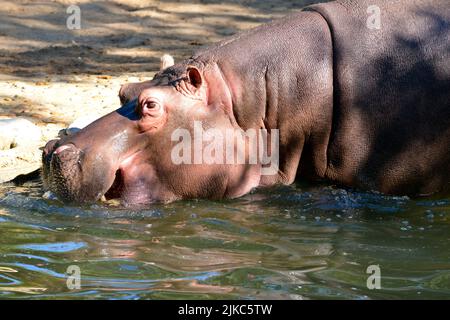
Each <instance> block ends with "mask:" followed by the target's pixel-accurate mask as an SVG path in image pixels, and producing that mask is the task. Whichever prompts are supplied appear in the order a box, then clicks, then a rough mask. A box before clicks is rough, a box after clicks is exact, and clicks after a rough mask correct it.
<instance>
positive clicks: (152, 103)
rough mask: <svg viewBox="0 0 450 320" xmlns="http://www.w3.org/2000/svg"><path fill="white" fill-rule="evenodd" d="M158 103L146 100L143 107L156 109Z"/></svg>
mask: <svg viewBox="0 0 450 320" xmlns="http://www.w3.org/2000/svg"><path fill="white" fill-rule="evenodd" d="M158 106H159V105H158V104H157V103H156V102H148V103H147V104H146V105H145V107H146V108H147V109H156V108H158Z"/></svg>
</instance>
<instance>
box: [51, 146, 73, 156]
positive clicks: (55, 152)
mask: <svg viewBox="0 0 450 320" xmlns="http://www.w3.org/2000/svg"><path fill="white" fill-rule="evenodd" d="M69 148H71V146H70V145H63V146H60V147H58V148H56V150H55V151H53V153H54V154H58V153H61V152H63V151H64V150H66V149H69Z"/></svg>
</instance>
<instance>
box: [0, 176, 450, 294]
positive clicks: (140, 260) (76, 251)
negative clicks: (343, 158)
mask: <svg viewBox="0 0 450 320" xmlns="http://www.w3.org/2000/svg"><path fill="white" fill-rule="evenodd" d="M449 213H450V199H448V198H447V199H420V200H411V199H409V198H407V197H387V196H383V195H380V194H376V193H364V192H358V191H355V190H343V189H338V188H334V187H329V186H323V187H314V188H312V187H308V186H304V185H297V186H290V187H280V188H274V189H268V190H260V191H258V192H255V193H252V194H249V195H247V196H245V197H243V198H241V199H237V200H232V201H219V202H211V201H186V202H177V203H172V204H167V205H158V206H153V207H152V208H148V209H145V210H142V209H141V210H139V209H130V208H121V207H119V206H117V204H116V203H113V202H112V203H103V204H96V205H92V206H85V207H77V206H66V205H63V204H61V203H59V202H58V201H55V200H45V199H43V198H42V189H41V186H40V184H39V183H38V182H33V183H29V184H27V185H25V186H23V187H20V188H19V187H14V186H2V187H0V234H1V235H2V237H0V298H29V297H39V298H55V297H57V298H76V299H81V298H105V299H138V298H155V299H162V298H177V299H186V298H232V299H234V298H270V299H309V298H355V299H371V298H448V297H450V296H449V294H450V242H449V241H448V240H450V239H449V238H450V232H449V231H450V225H449V220H448V217H449ZM371 264H377V265H379V266H380V268H381V270H382V289H381V290H369V289H367V287H366V280H367V277H368V274H367V273H366V269H367V266H369V265H371ZM70 265H77V266H79V267H80V270H81V277H82V278H81V289H79V290H69V289H68V288H67V286H66V280H67V274H66V271H67V268H68V267H69V266H70Z"/></svg>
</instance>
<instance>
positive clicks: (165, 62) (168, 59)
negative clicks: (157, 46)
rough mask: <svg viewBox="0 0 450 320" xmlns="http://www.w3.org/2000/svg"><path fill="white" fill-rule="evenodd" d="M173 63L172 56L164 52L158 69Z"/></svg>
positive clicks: (161, 69)
mask: <svg viewBox="0 0 450 320" xmlns="http://www.w3.org/2000/svg"><path fill="white" fill-rule="evenodd" d="M174 64H175V61H174V60H173V57H172V56H171V55H168V54H165V55H163V56H162V57H161V64H160V66H159V71H163V70H164V69H166V68H168V67H171V66H173V65H174Z"/></svg>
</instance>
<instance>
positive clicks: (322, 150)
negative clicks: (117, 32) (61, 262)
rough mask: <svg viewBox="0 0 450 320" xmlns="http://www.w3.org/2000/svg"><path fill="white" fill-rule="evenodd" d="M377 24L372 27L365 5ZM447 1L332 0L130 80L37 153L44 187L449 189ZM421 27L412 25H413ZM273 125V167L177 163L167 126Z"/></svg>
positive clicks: (186, 194)
mask: <svg viewBox="0 0 450 320" xmlns="http://www.w3.org/2000/svg"><path fill="white" fill-rule="evenodd" d="M369 5H378V6H379V7H380V9H381V13H382V16H381V29H380V30H376V29H375V30H374V29H370V28H368V27H367V24H366V21H367V18H368V17H369V14H368V13H367V7H368V6H369ZM449 7H450V6H449V5H448V1H447V0H426V1H409V0H408V1H406V0H399V1H391V2H389V1H381V0H378V1H377V0H374V1H336V2H332V3H327V4H320V5H314V6H310V7H307V8H306V9H305V10H304V11H302V12H299V13H295V14H293V15H291V16H288V17H286V18H284V19H281V20H278V21H275V22H273V23H270V24H266V25H263V26H261V27H258V28H256V29H253V30H250V31H248V32H244V33H241V34H238V35H236V36H233V37H231V38H230V39H228V40H225V41H222V42H220V43H218V44H216V45H213V46H211V47H208V48H206V49H203V50H200V51H199V52H197V53H196V54H194V55H193V57H192V58H190V59H188V60H185V61H183V62H181V63H179V64H176V65H174V66H172V67H170V68H167V69H165V70H164V71H162V72H160V73H159V74H157V75H156V76H155V78H154V79H153V80H152V81H149V82H144V83H139V84H129V85H126V86H124V87H123V88H122V89H121V92H120V98H121V101H122V103H123V104H124V105H123V106H122V107H121V108H120V109H118V110H117V111H115V112H113V113H111V114H109V115H107V116H105V117H103V118H101V119H99V120H97V121H96V122H94V123H93V124H91V125H89V126H88V127H86V128H84V129H83V130H81V131H79V132H78V133H76V134H75V135H72V136H69V137H67V138H65V139H62V140H60V141H51V142H49V143H48V145H47V146H46V148H45V150H44V154H43V163H44V166H43V167H44V169H43V179H44V183H45V185H46V187H47V188H49V189H50V190H52V191H53V192H55V193H56V194H57V195H58V196H59V197H61V198H62V199H65V200H68V201H77V202H89V201H95V200H98V199H99V198H100V197H101V196H102V195H105V194H106V197H107V198H120V199H121V200H122V201H123V202H124V203H129V204H136V203H150V202H155V201H172V200H176V199H187V198H214V199H218V198H232V197H238V196H240V195H242V194H245V193H247V192H248V191H250V190H251V189H252V188H254V187H258V186H268V185H274V184H290V183H292V182H293V181H294V180H295V179H296V178H299V179H308V180H311V181H328V182H330V183H335V184H340V185H344V186H351V187H357V188H362V189H368V190H378V191H381V192H384V193H388V194H407V195H428V194H432V193H436V192H447V191H448V190H449V186H450V184H449V181H450V152H449V150H450V63H449V51H450V31H449V30H450V10H449ZM412 21H414V23H412ZM194 120H197V121H202V122H203V123H206V124H208V125H209V126H211V127H214V128H217V129H219V130H226V129H227V128H228V129H229V128H233V129H238V128H241V129H243V130H247V129H249V128H255V129H258V128H266V129H268V130H269V132H270V130H271V129H279V130H280V131H279V132H280V164H279V172H278V173H277V174H274V175H271V176H265V175H261V165H260V164H256V165H217V164H214V165H206V164H201V165H175V164H173V163H172V161H171V158H170V152H171V146H173V145H174V143H175V142H173V141H171V140H170V136H171V133H172V132H173V130H174V129H176V128H187V129H188V130H189V131H190V132H191V133H192V127H193V122H194Z"/></svg>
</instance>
